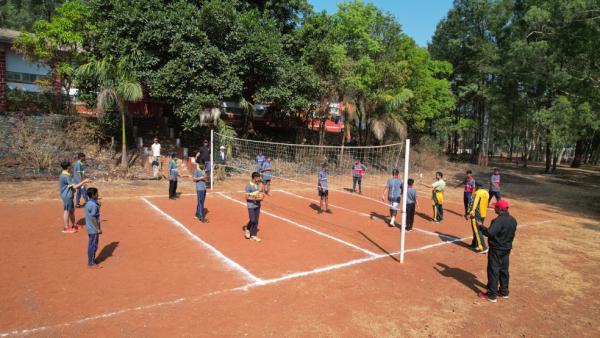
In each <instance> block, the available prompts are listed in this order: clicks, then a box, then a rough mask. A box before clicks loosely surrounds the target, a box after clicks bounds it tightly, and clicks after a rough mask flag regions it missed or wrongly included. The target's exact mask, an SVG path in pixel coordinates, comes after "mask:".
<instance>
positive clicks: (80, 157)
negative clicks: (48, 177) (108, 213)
mask: <svg viewBox="0 0 600 338" xmlns="http://www.w3.org/2000/svg"><path fill="white" fill-rule="evenodd" d="M84 162H85V154H84V153H79V154H77V162H75V166H74V167H73V183H75V184H77V183H81V181H83V177H84V174H85V172H84V170H83V163H84ZM82 196H83V201H84V203H83V204H85V203H86V202H87V201H88V196H87V193H86V191H85V185H82V186H80V187H79V189H77V194H76V196H75V202H76V204H75V207H76V208H81V207H82V205H81V204H79V201H80V200H81V197H82Z"/></svg>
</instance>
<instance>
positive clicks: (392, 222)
mask: <svg viewBox="0 0 600 338" xmlns="http://www.w3.org/2000/svg"><path fill="white" fill-rule="evenodd" d="M395 221H396V216H392V219H390V224H394V222H395Z"/></svg>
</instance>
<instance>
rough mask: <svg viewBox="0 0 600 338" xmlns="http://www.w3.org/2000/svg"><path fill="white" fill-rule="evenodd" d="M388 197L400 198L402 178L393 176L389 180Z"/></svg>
mask: <svg viewBox="0 0 600 338" xmlns="http://www.w3.org/2000/svg"><path fill="white" fill-rule="evenodd" d="M386 186H387V188H388V199H389V200H393V199H398V198H400V197H401V196H402V180H401V179H399V178H397V177H392V178H390V179H388V181H387V185H386Z"/></svg>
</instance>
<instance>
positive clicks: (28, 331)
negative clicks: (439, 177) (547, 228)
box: [0, 237, 470, 337]
mask: <svg viewBox="0 0 600 338" xmlns="http://www.w3.org/2000/svg"><path fill="white" fill-rule="evenodd" d="M469 238H470V237H469ZM459 240H463V239H456V240H454V241H447V242H439V243H435V244H432V245H426V246H423V247H420V248H414V249H409V250H406V251H405V252H414V251H423V250H427V249H430V248H433V247H437V246H442V245H445V244H449V243H453V242H457V241H459ZM398 254H399V252H395V253H392V254H389V255H388V254H379V255H375V256H372V257H366V258H359V259H353V260H351V261H348V262H345V263H339V264H333V265H329V266H325V267H320V268H316V269H313V270H308V271H302V272H294V273H290V274H286V275H283V276H280V277H276V278H271V279H265V280H261V281H259V282H252V283H248V284H245V285H243V286H240V287H236V288H231V289H224V290H220V291H214V292H209V293H207V294H204V295H200V296H196V297H191V298H185V297H181V298H177V299H173V300H170V301H164V302H158V303H154V304H147V305H140V306H136V307H130V308H125V309H121V310H117V311H111V312H105V313H101V314H97V315H92V316H89V317H85V318H82V319H78V320H73V321H70V322H65V323H61V324H54V325H46V326H39V327H36V328H31V329H24V330H12V331H7V332H2V333H0V337H8V336H12V335H27V334H33V333H38V332H42V331H47V330H51V329H59V328H63V327H68V326H74V325H78V324H83V323H86V322H90V321H94V320H98V319H106V318H111V317H116V316H119V315H121V314H124V313H128V312H133V311H144V310H148V309H153V308H158V307H163V306H170V305H176V304H179V303H184V302H194V301H198V300H200V299H202V298H206V297H210V296H214V295H218V294H222V293H227V292H235V291H247V290H249V289H251V288H255V287H259V286H265V285H270V284H276V283H279V282H283V281H286V280H290V279H296V278H301V277H306V276H310V275H315V274H319V273H323V272H328V271H333V270H339V269H343V268H345V267H348V266H353V265H358V264H362V263H367V262H371V261H375V260H379V259H382V258H385V257H389V256H395V255H398Z"/></svg>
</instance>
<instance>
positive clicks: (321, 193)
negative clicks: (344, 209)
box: [319, 190, 329, 197]
mask: <svg viewBox="0 0 600 338" xmlns="http://www.w3.org/2000/svg"><path fill="white" fill-rule="evenodd" d="M319 196H320V197H327V196H329V190H319Z"/></svg>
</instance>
